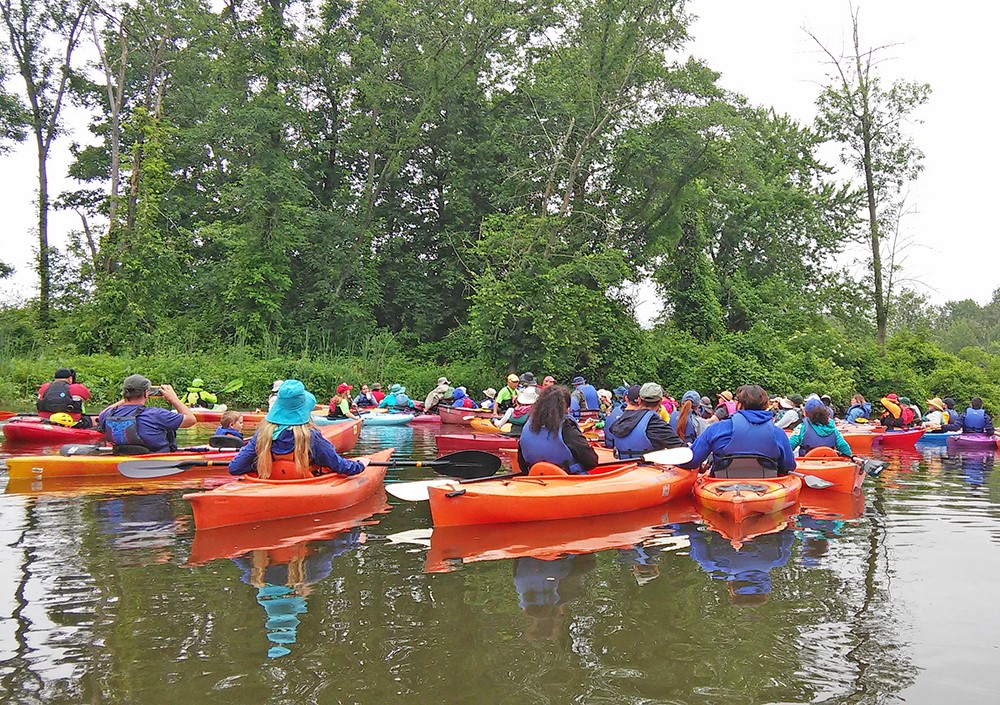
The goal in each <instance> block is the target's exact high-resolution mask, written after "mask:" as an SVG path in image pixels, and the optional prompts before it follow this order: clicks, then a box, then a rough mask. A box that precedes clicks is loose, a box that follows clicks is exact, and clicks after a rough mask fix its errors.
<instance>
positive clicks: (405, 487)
mask: <svg viewBox="0 0 1000 705" xmlns="http://www.w3.org/2000/svg"><path fill="white" fill-rule="evenodd" d="M463 452H466V453H468V452H477V453H478V452H481V451H463ZM455 455H458V454H457V453H456V454H455ZM487 455H490V454H489V453H487ZM494 457H496V456H494ZM692 457H693V456H692V454H691V449H690V448H688V447H686V446H685V447H682V448H665V449H663V450H655V451H652V452H650V453H646V454H645V455H644V456H642V460H643V461H644V462H648V463H653V464H656V465H680V464H683V463H686V462H688V461H690V460H691V458H692ZM627 462H628V461H627V460H614V461H611V462H608V463H598V464H597V467H606V466H608V465H621V464H622V463H627ZM438 472H440V471H438ZM495 472H496V471H495V470H494V471H493V472H491V473H489V474H481V475H469V476H462V475H458V477H460V478H462V479H461V480H460V483H461V484H463V485H466V484H469V483H472V482H486V481H488V480H509V479H511V478H514V477H524V473H507V474H505V475H496V474H494V473H495ZM441 474H446V473H441ZM453 482H454V481H449V480H417V481H415V482H394V483H391V484H387V485H386V486H385V491H386V492H388V493H389V494H391V495H392V496H393V497H396V498H397V499H402V500H405V501H407V502H425V501H427V499H428V498H429V495H428V494H427V488H429V487H443V486H445V485H450V484H453ZM455 492H457V493H462V492H464V490H455Z"/></svg>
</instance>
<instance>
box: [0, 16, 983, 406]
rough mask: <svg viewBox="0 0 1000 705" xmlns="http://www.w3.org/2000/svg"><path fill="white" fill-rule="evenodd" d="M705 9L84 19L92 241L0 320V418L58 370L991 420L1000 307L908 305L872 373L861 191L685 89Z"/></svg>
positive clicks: (52, 262)
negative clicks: (504, 386)
mask: <svg viewBox="0 0 1000 705" xmlns="http://www.w3.org/2000/svg"><path fill="white" fill-rule="evenodd" d="M48 1H49V0H46V2H48ZM52 1H53V2H54V0H52ZM46 2H40V3H38V6H39V8H42V6H43V5H46ZM64 4H66V3H64ZM688 4H689V3H685V2H683V1H682V0H666V1H664V0H658V1H657V2H645V1H642V2H635V1H632V0H570V1H569V2H562V3H553V2H551V1H550V0H511V1H498V0H471V1H470V0H444V1H443V2H433V3H429V2H424V1H422V0H406V1H405V2H399V1H398V0H373V1H371V2H364V3H343V2H339V1H337V0H299V1H295V0H250V1H247V2H239V3H236V2H227V3H224V4H222V6H221V8H220V7H219V5H220V4H219V3H208V2H204V1H203V0H136V1H135V2H129V3H121V4H115V3H103V4H101V5H100V7H98V6H97V5H94V4H89V3H82V4H81V3H76V4H74V3H69V4H68V5H67V7H68V6H69V5H73V6H74V7H79V8H83V11H84V13H85V14H84V22H85V23H86V27H87V28H88V30H89V31H88V32H87V33H86V36H84V37H83V39H82V40H81V41H84V42H89V43H90V44H92V45H93V46H91V47H89V48H90V49H92V51H89V52H85V54H86V55H87V56H97V57H99V58H98V60H97V61H96V62H94V63H93V64H90V65H81V64H80V62H79V60H77V61H76V62H75V63H74V64H73V65H71V66H67V67H65V68H66V69H67V71H68V75H70V76H71V77H72V80H71V81H70V87H71V89H72V96H73V99H74V100H75V101H76V102H77V103H78V104H79V106H81V107H83V108H84V109H86V110H87V111H88V112H89V114H90V116H91V123H90V130H91V133H92V139H90V140H88V143H87V144H81V145H74V147H73V157H74V161H73V165H72V168H71V175H72V176H73V177H74V178H75V179H76V180H77V181H78V182H79V184H80V188H79V189H77V190H76V191H73V192H70V193H64V194H62V195H61V196H60V197H59V199H58V206H59V207H62V208H71V209H73V210H75V211H76V212H77V213H79V214H80V216H81V223H82V229H81V231H80V232H78V233H75V234H74V236H73V238H72V241H71V244H70V246H69V247H68V248H66V249H65V250H62V251H59V250H55V249H52V248H50V249H49V251H47V258H46V260H45V261H46V265H45V271H44V272H42V275H43V276H49V277H50V279H51V281H48V282H47V283H46V285H45V286H44V287H42V291H43V297H42V299H43V300H42V301H40V302H30V303H29V304H27V305H25V306H23V307H20V308H9V309H7V310H4V311H2V312H0V334H2V341H0V347H2V350H0V352H2V353H3V358H4V360H5V361H4V362H3V363H0V380H2V381H0V384H2V385H3V386H2V387H0V399H4V400H16V399H22V400H23V399H27V398H30V395H31V389H32V387H33V386H34V385H36V384H37V383H39V382H41V381H44V380H45V379H47V378H48V376H49V375H50V374H51V369H50V368H52V367H53V365H54V364H56V363H58V364H64V363H65V364H75V365H76V366H77V368H78V369H80V370H81V371H83V370H86V371H87V373H86V375H84V377H88V378H89V382H90V383H92V384H93V385H94V386H96V387H97V388H98V389H100V390H101V396H102V398H103V399H108V398H110V397H111V396H113V394H114V389H115V384H116V380H118V379H119V378H120V377H121V376H122V375H123V374H124V373H126V372H127V371H135V370H143V371H145V372H146V373H147V374H150V375H151V376H153V377H155V378H157V379H160V380H162V381H171V382H174V383H178V384H180V383H182V382H183V381H184V380H185V379H186V378H188V377H191V376H194V375H200V376H202V377H204V378H206V379H207V380H209V381H210V383H211V384H214V385H222V384H224V383H225V382H227V381H229V380H231V379H233V378H236V377H243V378H246V379H247V385H246V387H245V388H244V390H242V391H241V392H240V394H241V395H243V396H241V397H240V398H239V399H234V400H230V401H237V402H240V403H247V404H250V405H256V404H257V403H259V400H260V399H261V398H262V397H263V396H265V395H266V391H267V388H268V386H269V384H270V381H271V379H273V378H276V377H283V376H287V375H290V374H297V375H300V376H302V377H304V378H306V379H307V381H309V382H312V383H314V384H315V385H317V391H319V392H320V393H321V394H322V393H325V392H327V391H329V390H330V388H331V387H332V386H333V384H334V383H335V381H336V380H337V379H339V378H346V379H348V380H349V381H352V382H355V383H357V382H360V381H375V380H380V381H383V382H392V381H401V382H404V383H406V384H408V386H411V388H413V389H414V390H415V391H418V393H419V390H422V389H423V388H424V387H426V386H427V385H430V384H431V383H432V382H433V379H434V378H435V377H436V376H437V374H438V373H439V371H440V370H441V369H443V370H446V373H447V374H449V375H450V376H451V377H453V378H458V380H459V381H461V382H464V383H467V384H468V385H469V387H470V389H473V388H476V387H478V388H482V387H483V386H498V384H499V382H500V379H502V376H503V374H504V373H505V372H506V371H507V370H509V369H517V370H525V369H531V370H532V371H534V372H536V374H544V373H553V374H555V375H556V376H557V377H559V378H560V379H563V380H568V379H569V378H570V377H571V376H572V375H574V374H578V373H580V374H584V375H586V376H587V377H589V378H592V379H594V380H595V381H598V382H600V383H602V384H607V385H614V384H617V383H620V381H621V380H623V379H628V380H644V379H651V378H656V379H660V380H661V381H663V382H664V383H666V384H667V385H668V387H669V388H670V389H671V390H673V391H674V392H675V393H680V392H682V391H683V390H684V389H685V388H689V387H693V388H697V389H699V390H701V391H704V392H710V391H718V390H719V389H722V388H732V387H734V386H736V385H738V384H740V383H742V382H747V381H755V382H762V383H764V384H765V385H767V386H769V387H770V388H772V389H774V390H775V391H779V392H786V393H787V392H790V391H795V390H802V391H805V390H811V389H817V390H819V389H822V390H824V391H828V392H830V393H832V394H835V396H836V397H837V398H838V400H839V401H841V402H844V401H846V399H847V397H848V396H849V395H850V394H851V393H852V392H854V391H856V390H857V391H862V392H864V393H866V394H875V393H878V392H881V391H884V388H885V387H888V386H891V387H893V388H897V389H899V390H900V391H902V392H903V393H909V394H910V395H911V396H913V397H915V398H916V397H920V396H921V395H924V394H932V393H933V394H955V395H961V394H964V393H965V390H970V393H971V390H975V391H978V392H981V393H982V394H983V395H984V396H992V397H994V398H996V399H997V400H998V401H1000V394H994V393H993V391H992V388H991V387H989V385H990V384H991V381H990V380H993V379H995V377H994V376H993V372H994V370H995V369H996V367H997V365H996V363H995V361H994V359H993V357H992V354H993V353H994V352H995V351H994V350H991V349H990V346H991V345H992V343H993V340H994V336H995V334H997V333H998V332H1000V323H993V322H991V320H992V319H991V316H992V314H993V312H992V308H990V307H987V309H988V311H987V310H972V309H971V308H970V306H969V305H967V303H968V302H966V303H962V304H948V305H946V306H944V307H943V308H933V307H928V306H927V305H926V302H922V301H919V300H917V299H916V298H915V297H913V296H912V295H908V296H909V299H908V300H907V301H906V302H905V303H904V304H902V305H899V306H895V307H892V308H891V309H890V310H891V312H892V313H893V316H892V324H893V325H895V326H896V328H897V330H898V331H902V332H903V333H902V334H900V335H897V336H896V337H891V338H890V340H889V342H888V346H887V351H886V353H885V356H884V357H883V356H881V355H879V354H878V352H877V351H876V349H875V348H874V347H873V343H872V342H871V341H872V339H873V335H874V322H875V320H874V319H875V317H874V316H873V315H872V309H873V302H874V297H873V295H872V293H871V287H870V286H869V285H868V282H850V281H846V280H843V279H842V278H840V277H839V276H837V275H830V274H829V273H828V271H827V265H828V263H829V262H830V261H831V260H832V259H833V258H836V257H837V256H838V255H839V254H840V253H842V252H843V249H844V246H845V245H846V244H847V243H848V242H849V241H851V240H852V239H854V238H856V237H857V233H858V232H859V227H858V224H859V222H860V218H861V217H862V216H863V215H864V213H865V210H864V206H865V204H864V200H863V199H862V198H861V191H860V190H855V189H851V188H845V187H843V186H839V185H837V184H836V183H835V181H834V180H833V178H832V176H831V169H830V167H829V166H827V165H825V164H823V163H822V162H821V161H820V160H819V159H818V157H817V156H816V154H817V150H818V148H819V147H820V145H821V144H822V141H823V139H825V137H824V136H822V135H821V133H820V132H819V131H817V130H814V129H812V128H810V127H808V126H803V125H800V124H797V123H795V122H794V121H792V120H791V119H789V118H788V117H787V116H783V115H777V114H775V113H774V112H773V111H771V110H768V109H766V108H762V107H758V106H753V105H749V104H748V103H747V101H746V100H745V99H743V98H742V97H740V96H738V95H733V94H731V93H728V92H726V91H725V90H723V89H722V88H721V87H720V86H719V85H718V83H717V79H718V76H717V74H716V73H715V72H713V71H712V70H711V68H710V67H708V66H706V65H705V64H704V63H702V62H699V61H697V60H694V59H686V58H683V56H684V55H683V48H684V44H685V41H686V39H687V28H688V25H689V22H690V18H689V16H688V15H687V14H686V13H687V5H688ZM98 10H99V11H98ZM53 31H54V30H53ZM79 54H80V52H78V53H77V55H78V56H79ZM11 80H12V79H11ZM8 84H10V80H8ZM11 85H12V84H11ZM10 95H11V94H9V93H8V92H4V93H0V98H3V101H4V102H2V103H0V105H3V106H6V107H4V108H3V111H4V112H3V115H4V116H6V118H4V123H3V124H4V125H6V127H4V130H5V133H6V135H5V136H6V137H11V138H14V139H16V138H17V137H18V136H19V135H20V134H23V132H24V130H21V129H20V128H18V127H16V125H17V124H21V123H23V121H24V120H25V117H24V115H23V114H22V113H21V112H19V110H20V107H19V106H18V105H16V104H15V103H11V97H10ZM0 117H2V116H0ZM15 117H16V118H17V119H16V120H15V119H14V118H15ZM18 120H20V121H21V123H19V122H18ZM29 122H30V121H29ZM0 146H2V145H0ZM5 271H6V270H5V269H4V268H3V267H2V265H0V275H2V274H3V273H4V272H5ZM637 282H643V283H645V284H644V285H645V286H649V287H655V289H656V292H657V293H658V295H659V296H660V297H661V298H662V300H663V301H664V304H665V306H664V309H663V312H662V314H661V315H660V317H659V319H658V320H657V321H656V322H655V326H654V327H653V328H652V329H651V330H646V329H643V328H641V327H640V326H639V324H638V323H637V321H636V317H635V311H634V302H633V299H632V297H631V296H630V295H629V292H630V291H632V290H633V288H634V286H635V285H636V283H637ZM48 291H51V300H48V297H46V296H44V293H45V292H48ZM972 306H975V305H974V304H972ZM992 306H993V304H991V307H992ZM973 320H974V321H975V322H973ZM890 329H891V326H890ZM909 330H918V331H919V332H920V337H919V338H914V337H912V336H910V335H909V334H908V333H905V331H909ZM923 332H926V333H929V335H923ZM933 341H939V343H940V346H941V347H940V348H939V347H937V346H935V345H934V343H933ZM969 345H973V346H978V347H979V348H981V349H980V350H979V351H978V352H975V353H973V352H970V351H968V350H965V349H964V348H966V347H968V346H969ZM223 351H225V352H223ZM946 351H947V352H946Z"/></svg>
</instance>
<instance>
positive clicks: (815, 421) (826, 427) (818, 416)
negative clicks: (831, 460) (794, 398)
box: [788, 398, 852, 457]
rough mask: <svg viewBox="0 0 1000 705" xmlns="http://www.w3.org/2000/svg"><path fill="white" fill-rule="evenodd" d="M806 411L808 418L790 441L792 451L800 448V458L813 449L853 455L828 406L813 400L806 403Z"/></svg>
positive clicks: (848, 455)
mask: <svg viewBox="0 0 1000 705" xmlns="http://www.w3.org/2000/svg"><path fill="white" fill-rule="evenodd" d="M805 411H806V418H805V419H804V420H803V421H802V424H801V425H800V426H799V427H798V428H797V429H796V430H795V433H793V434H792V437H791V438H789V439H788V443H789V445H790V446H791V448H792V450H795V449H796V448H798V449H799V456H803V455H805V454H806V453H808V452H809V451H811V450H812V449H813V448H834V449H836V451H837V452H838V453H840V454H841V455H846V456H847V457H850V456H851V455H852V452H851V446H850V445H849V444H848V442H847V441H845V440H844V437H843V436H841V435H840V431H838V430H837V427H836V426H835V425H834V423H833V417H832V416H830V408H829V407H828V406H827V405H826V404H824V403H823V402H822V401H820V400H819V399H815V398H813V399H810V400H809V401H807V402H806V407H805Z"/></svg>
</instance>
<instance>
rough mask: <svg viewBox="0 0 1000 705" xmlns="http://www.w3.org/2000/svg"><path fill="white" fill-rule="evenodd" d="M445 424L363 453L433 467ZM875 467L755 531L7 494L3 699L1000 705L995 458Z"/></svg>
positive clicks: (130, 495) (0, 525) (0, 648)
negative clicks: (206, 510)
mask: <svg viewBox="0 0 1000 705" xmlns="http://www.w3.org/2000/svg"><path fill="white" fill-rule="evenodd" d="M207 430H210V429H206V431H207ZM435 432H436V430H430V429H427V428H426V427H424V428H419V427H415V428H412V429H411V428H400V429H394V428H366V429H365V430H364V432H363V434H362V439H361V443H360V444H359V447H358V448H357V449H356V451H355V452H356V453H357V452H363V451H368V450H373V449H377V448H381V447H388V446H394V447H396V448H397V449H399V451H398V453H399V455H397V457H412V458H428V457H433V456H434V454H435V446H434V434H435ZM202 438H203V436H201V437H199V436H197V435H196V434H195V435H189V436H188V437H187V439H186V440H190V441H197V440H200V439H202ZM5 450H6V452H7V453H8V454H9V453H13V452H19V451H18V450H17V449H11V448H7V449H5ZM876 455H877V452H876ZM882 457H884V458H886V459H888V460H889V461H890V465H889V468H888V469H887V470H886V471H885V472H884V473H883V475H882V476H881V477H880V478H879V479H877V480H872V479H869V480H867V481H866V486H865V497H864V501H863V502H854V503H852V502H851V501H849V499H848V498H845V497H844V496H842V495H841V496H839V498H838V497H835V496H832V495H829V496H825V495H823V494H822V493H817V492H815V491H814V492H813V493H811V494H810V495H809V496H808V498H807V501H804V503H803V504H804V505H808V507H807V509H806V510H804V511H800V512H799V513H797V514H788V515H786V516H783V517H774V518H772V519H770V520H767V521H764V522H759V523H758V524H755V525H754V526H753V527H752V532H753V533H758V532H759V533H760V534H761V535H760V536H758V537H757V538H753V539H750V540H746V541H741V540H740V539H741V537H740V536H738V535H734V534H733V533H732V527H725V526H716V527H715V529H716V530H713V529H712V528H711V527H710V526H709V525H707V524H706V522H705V520H704V519H703V518H701V517H700V515H698V514H697V513H696V512H695V511H694V509H693V508H692V507H691V506H690V505H674V504H668V505H666V506H665V507H663V508H662V509H660V510H658V511H657V512H655V513H653V515H650V514H649V513H648V512H647V513H643V514H641V515H635V516H630V517H628V516H627V517H616V518H607V519H600V520H598V519H590V520H586V521H582V522H567V523H563V522H558V523H550V524H551V525H548V526H546V525H543V526H527V527H525V526H519V527H509V528H508V529H506V530H497V531H484V530H475V529H466V530H462V531H459V532H455V531H450V532H441V531H439V532H438V534H435V535H431V533H430V527H431V524H430V516H429V513H428V510H427V506H426V503H412V504H402V503H399V502H397V501H396V500H391V501H389V502H388V503H387V502H386V501H385V500H384V499H383V498H378V501H376V502H373V503H371V504H368V505H365V506H364V507H361V508H360V509H359V510H358V511H355V512H348V513H344V514H340V515H337V516H331V517H323V518H322V519H321V520H320V521H314V520H312V519H310V520H309V521H308V522H306V523H301V522H299V523H298V524H297V525H295V526H284V527H276V528H274V529H273V531H270V532H264V531H255V532H251V531H249V530H246V529H244V530H238V531H235V532H226V531H225V530H223V534H222V535H220V536H213V537H203V536H196V535H195V532H194V530H193V526H192V521H191V510H190V506H189V505H188V503H187V502H186V501H185V500H184V499H183V498H182V495H183V494H184V492H186V491H190V490H189V489H183V488H181V487H179V486H177V485H173V486H170V485H165V486H163V487H162V488H160V489H158V490H154V491H150V492H148V493H144V494H143V493H135V492H127V491H123V490H122V489H121V488H120V487H118V488H116V487H113V486H106V487H91V488H90V489H89V491H88V492H87V493H83V494H81V493H80V492H73V491H69V490H65V489H64V490H62V491H58V492H52V491H47V490H45V489H43V491H42V492H33V491H32V488H31V487H30V485H29V486H28V487H14V486H10V487H7V491H6V492H5V493H4V494H2V495H0V702H11V703H14V702H16V703H83V702H87V703H145V704H154V703H188V704H192V705H194V704H199V703H211V704H212V705H223V704H225V703H234V704H237V705H247V703H296V704H300V703H366V704H367V703H373V704H374V703H396V702H400V703H402V702H406V703H575V702H579V703H772V702H779V703H803V702H821V703H884V702H908V703H940V702H946V701H947V702H953V703H992V702H996V698H997V695H996V693H997V691H998V690H1000V668H997V666H998V664H1000V616H998V613H997V611H995V610H993V609H992V607H991V604H992V603H991V602H990V600H992V598H993V597H994V596H996V593H995V590H997V586H998V585H1000V481H998V478H997V475H996V474H995V473H994V472H993V466H994V462H995V454H993V453H990V454H987V455H973V454H963V455H958V456H954V457H949V456H948V455H947V454H946V453H945V449H943V448H941V449H925V450H920V446H918V450H917V451H908V452H907V451H886V452H885V454H884V455H883V456H882ZM427 476H428V475H427V473H426V471H420V470H410V469H407V470H401V471H398V472H396V471H390V475H389V479H390V480H412V479H419V478H423V477H427ZM2 482H3V483H6V476H5V475H4V476H3V477H2ZM718 530H721V531H723V532H726V533H727V534H728V537H723V536H722V535H720V534H719V533H718ZM303 532H308V535H309V536H310V537H311V539H312V540H309V541H306V542H304V543H296V542H295V540H294V538H289V537H294V536H303V535H306V534H304V533H303ZM608 537H611V538H608ZM233 546H240V547H241V548H240V550H244V551H246V552H245V553H243V554H242V555H238V556H229V555H228V554H231V553H232V552H233ZM735 546H739V550H737V548H736V547H735ZM567 549H568V550H570V551H573V552H578V553H574V554H572V555H568V556H567V555H561V552H562V551H565V550H567ZM588 551H589V552H588Z"/></svg>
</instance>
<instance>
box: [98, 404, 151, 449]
mask: <svg viewBox="0 0 1000 705" xmlns="http://www.w3.org/2000/svg"><path fill="white" fill-rule="evenodd" d="M145 408H146V407H144V406H133V407H132V408H131V409H127V410H126V411H124V412H120V413H119V411H118V409H115V410H114V411H112V412H111V413H110V414H108V415H107V417H106V418H105V419H104V437H105V438H106V439H107V441H108V443H110V444H111V445H112V446H142V447H144V448H145V447H146V444H145V443H144V442H143V440H142V438H140V437H139V428H138V426H137V422H138V420H139V414H141V413H142V412H143V410H144V409H145Z"/></svg>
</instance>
